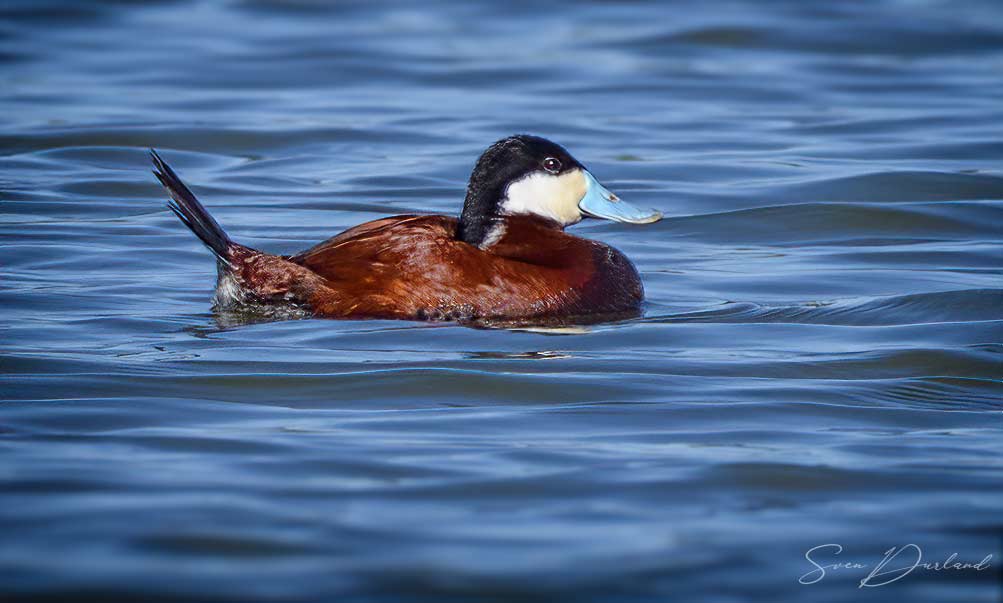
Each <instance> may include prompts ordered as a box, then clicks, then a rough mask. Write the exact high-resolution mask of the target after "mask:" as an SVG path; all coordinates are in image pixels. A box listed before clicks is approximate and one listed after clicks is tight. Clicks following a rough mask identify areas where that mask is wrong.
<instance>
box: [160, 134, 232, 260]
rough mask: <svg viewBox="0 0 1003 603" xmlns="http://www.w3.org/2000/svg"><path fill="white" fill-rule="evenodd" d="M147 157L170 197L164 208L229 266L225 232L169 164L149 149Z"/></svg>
mask: <svg viewBox="0 0 1003 603" xmlns="http://www.w3.org/2000/svg"><path fill="white" fill-rule="evenodd" d="M150 158H151V159H153V165H154V166H156V168H157V169H155V170H153V175H154V176H156V177H157V180H160V183H161V184H163V185H164V188H166V189H167V192H168V193H170V195H171V200H170V201H169V202H168V203H167V207H169V208H171V211H173V212H174V213H175V215H177V216H178V218H180V219H181V221H182V222H184V223H185V226H187V227H188V228H189V229H190V230H191V231H192V232H194V233H195V236H197V237H198V238H199V239H200V240H201V241H202V242H203V243H205V246H206V247H208V248H209V251H212V252H213V254H214V255H215V256H216V257H217V258H219V260H220V261H221V262H223V263H224V264H227V265H229V264H230V260H229V258H228V257H227V255H228V254H227V249H228V248H229V246H230V237H228V236H226V231H224V230H223V227H222V226H220V225H219V223H218V222H216V220H215V219H214V218H213V217H212V216H211V215H210V214H209V212H208V210H206V208H205V207H203V206H202V204H201V203H199V200H198V199H196V198H195V195H194V194H192V192H191V191H190V190H189V189H188V187H187V186H185V183H184V182H181V178H178V175H177V174H175V173H174V170H172V169H171V166H169V165H167V164H166V163H164V160H163V159H161V158H160V155H158V154H157V152H156V151H154V150H153V149H150Z"/></svg>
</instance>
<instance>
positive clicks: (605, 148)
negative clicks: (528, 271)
mask: <svg viewBox="0 0 1003 603" xmlns="http://www.w3.org/2000/svg"><path fill="white" fill-rule="evenodd" d="M3 12H4V17H3V19H2V21H0V23H2V24H0V66H2V80H0V81H2V85H0V126H2V129H0V211H2V216H0V236H2V239H0V240H2V247H0V300H2V314H0V317H2V318H0V352H2V356H0V366H2V375H0V379H2V385H0V387H2V389H0V391H2V398H3V402H2V405H0V455H2V456H0V459H2V460H0V534H2V536H0V592H2V593H3V594H4V595H5V599H7V600H10V599H22V600H42V599H44V600H67V599H73V598H76V599H78V600H103V601H109V600H121V601H138V600H151V599H156V600H163V601H176V600H192V601H195V600H198V601H215V600H227V601H242V602H248V601H273V600H323V601H335V600H345V599H350V600H351V599H364V600H400V601H422V602H425V601H451V600H456V601H461V600H463V601H466V600H498V601H511V600H524V599H539V600H541V601H552V600H574V601H589V600H592V601H609V600H618V601H641V600H643V601H660V602H661V601H740V600H749V599H757V600H762V601H771V602H777V601H801V600H815V601H888V600H899V601H910V602H912V601H998V600H999V598H1000V597H1001V594H1000V593H1001V583H1003V578H1001V574H1000V567H1001V562H1003V559H1001V541H1003V522H1001V519H1000V518H1001V517H1003V454H1001V453H1003V445H1001V441H1003V440H1001V436H1003V401H1001V399H1003V387H1001V385H1000V378H1001V377H1003V370H1001V368H1003V363H1001V352H1003V345H1001V335H1003V328H1001V327H1003V280H1001V272H1003V252H1001V247H1000V239H1001V234H1003V171H1001V170H1003V5H1000V4H999V3H998V2H991V1H986V2H969V3H958V2H947V1H945V2H936V1H921V0H917V1H906V0H900V1H894V0H886V1H883V2H861V3H856V2H854V3H849V2H840V3H830V4H825V3H815V2H800V1H790V2H749V3H728V4H720V3H702V2H682V3H671V4H670V3H616V4H609V5H606V4H591V3H575V4H554V3H548V4H535V3H522V2H515V3H504V4H503V3H497V4H488V3H485V4H469V3H448V4H442V3H423V4H421V5H418V4H400V5H397V4H382V5H378V6H377V5H373V4H370V3H358V4H355V3H339V4H337V5H333V8H332V6H330V5H328V3H322V2H318V3H312V2H266V1H238V0H229V1H215V2H164V3H139V2H136V3H132V2H108V3H85V2H67V3H57V2H45V1H14V2H7V3H5V4H4V7H3ZM514 132H533V133H537V134H541V135H544V136H547V137H550V138H552V139H554V140H556V141H558V142H560V143H562V144H564V145H565V146H567V147H568V148H569V149H570V150H571V151H572V152H573V153H574V154H575V155H576V156H577V157H579V158H580V159H581V160H582V161H583V162H585V163H586V164H588V165H589V166H590V168H591V169H592V171H593V172H594V173H595V174H596V175H597V176H598V177H599V178H600V179H602V180H603V181H604V182H605V183H606V184H607V185H608V186H609V187H610V188H611V189H612V190H614V191H616V192H618V193H619V194H621V195H622V196H623V197H625V198H629V199H630V200H631V201H633V202H635V203H637V204H638V205H641V206H650V207H655V208H658V209H659V210H661V211H662V212H664V213H665V215H666V219H665V220H663V221H662V222H659V223H657V224H654V225H651V226H645V227H632V226H628V225H622V224H613V223H608V222H603V223H600V222H598V221H589V222H587V223H584V224H581V225H579V226H576V227H574V229H573V230H574V232H575V233H576V234H579V235H581V236H586V237H591V238H596V239H601V240H603V241H606V242H608V243H610V244H612V245H614V246H616V247H618V248H620V249H621V250H623V251H624V252H626V253H627V255H628V256H630V257H631V258H632V259H633V261H634V262H635V263H636V265H637V267H638V269H639V270H640V272H641V273H642V275H643V278H644V281H645V286H646V289H647V304H646V307H645V313H644V316H643V317H641V318H639V319H634V320H626V321H622V322H617V323H612V324H604V325H599V326H593V327H589V328H581V329H575V330H569V331H563V332H539V331H529V330H504V329H472V328H467V327H463V326H459V325H454V324H449V323H440V324H422V323H410V322H383V321H372V322H336V321H324V320H301V321H288V322H271V323H255V324H241V323H239V322H235V321H233V320H229V319H228V318H227V317H225V316H214V315H213V314H212V313H211V312H210V309H209V308H210V304H209V300H210V295H211V291H212V286H213V280H214V266H213V262H212V261H211V259H210V258H211V256H210V255H209V254H208V253H207V252H206V251H205V249H203V248H202V247H201V246H200V245H199V244H198V241H197V240H196V239H195V238H194V237H193V236H191V234H190V233H189V232H187V231H186V230H185V229H184V227H183V226H182V225H181V224H180V223H179V222H178V221H177V220H176V219H175V218H174V217H173V216H172V215H171V214H170V212H168V211H167V210H166V208H165V195H164V193H163V191H162V189H161V188H160V187H159V185H158V184H157V183H156V181H155V180H154V179H153V177H152V176H151V174H150V172H149V167H150V166H149V164H148V158H147V155H146V149H147V148H148V147H156V148H158V149H160V150H161V152H162V154H163V155H164V156H165V158H167V159H168V160H169V161H170V162H171V163H172V164H173V165H174V166H175V167H176V169H177V170H178V171H179V172H180V173H181V175H182V176H183V177H184V178H185V179H186V180H187V181H188V182H189V183H190V184H191V185H192V187H193V188H194V190H195V191H196V193H197V194H198V195H199V196H200V198H201V199H202V200H203V201H204V202H205V203H206V205H207V206H209V207H210V209H212V211H213V212H214V213H215V215H216V216H217V218H218V219H219V221H220V222H221V223H222V224H224V225H225V226H226V228H227V230H228V231H229V232H230V234H231V235H232V236H233V237H234V238H235V239H237V240H238V241H241V242H243V243H245V244H248V245H251V246H254V247H258V248H261V249H265V250H269V251H274V252H277V253H290V252H293V251H297V250H299V249H303V248H306V247H308V246H310V245H311V244H313V243H315V242H317V241H319V240H321V239H324V238H326V237H328V236H330V235H333V234H335V233H337V232H338V231H340V230H342V229H344V228H346V227H348V226H351V225H354V224H357V223H359V222H362V221H365V220H369V219H373V218H376V217H379V216H384V215H389V214H394V213H403V212H437V213H447V214H456V213H457V212H458V210H459V206H460V204H461V203H462V198H463V194H464V188H465V183H466V177H467V175H468V174H469V171H470V169H471V167H472V165H473V162H474V160H475V159H476V157H477V155H478V154H479V153H480V151H482V150H483V149H484V147H486V146H487V144H489V143H490V142H492V141H493V140H495V139H497V138H500V137H502V136H505V135H508V134H511V133H514ZM827 543H828V544H840V545H842V547H843V549H842V551H843V552H842V553H841V554H839V555H837V554H835V550H834V549H823V550H822V552H821V553H819V558H820V560H821V561H822V562H823V563H834V562H836V561H843V562H856V563H859V564H861V565H868V566H869V567H873V566H874V565H875V564H876V563H877V562H878V561H879V560H880V559H881V556H882V554H883V553H884V552H885V551H886V550H888V549H889V548H891V547H895V546H903V545H906V544H909V543H913V544H915V545H917V546H918V547H920V548H921V550H922V555H923V561H943V560H944V559H945V558H947V557H948V556H949V555H950V554H951V553H957V554H958V559H960V560H962V561H967V562H972V563H978V562H979V561H981V560H982V559H983V558H984V557H986V556H987V555H993V557H992V560H991V563H990V566H989V567H987V568H986V569H984V570H983V571H979V570H974V569H968V570H946V571H934V570H926V569H923V568H920V569H917V570H916V571H914V572H913V573H912V574H910V575H908V576H905V577H904V578H902V579H900V580H898V581H896V582H894V583H892V584H888V585H886V586H882V587H878V588H863V589H860V588H858V583H859V581H860V580H861V579H862V578H864V576H865V575H866V573H867V572H868V571H869V570H865V569H859V568H858V569H840V570H830V571H829V572H828V573H827V574H826V576H825V577H824V579H821V580H819V581H818V582H816V583H815V584H812V585H802V584H799V582H798V578H799V577H801V576H803V575H805V574H806V573H808V572H810V571H811V570H812V569H813V567H812V566H811V564H810V563H809V562H808V560H807V559H806V558H805V553H806V551H808V550H809V549H811V548H812V547H815V546H819V545H823V544H827ZM912 551H913V549H911V548H910V549H909V553H910V555H912ZM912 557H915V555H912ZM900 560H901V561H902V563H901V564H899V565H901V566H903V567H904V566H905V565H906V564H907V562H910V559H906V558H905V556H903V557H900ZM889 567H891V566H889ZM810 577H811V576H810ZM816 577H817V576H816Z"/></svg>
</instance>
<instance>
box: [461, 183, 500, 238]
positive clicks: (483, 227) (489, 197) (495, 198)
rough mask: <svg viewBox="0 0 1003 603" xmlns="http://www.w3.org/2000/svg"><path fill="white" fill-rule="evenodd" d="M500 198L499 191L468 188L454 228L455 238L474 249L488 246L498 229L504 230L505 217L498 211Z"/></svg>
mask: <svg viewBox="0 0 1003 603" xmlns="http://www.w3.org/2000/svg"><path fill="white" fill-rule="evenodd" d="M501 196H502V191H501V190H483V189H482V188H475V187H473V186H471V187H469V188H468V189H467V198H466V199H465V200H464V202H463V212H462V213H461V214H460V222H459V224H458V225H457V227H456V238H457V239H459V240H461V241H463V242H465V243H470V244H471V245H474V246H475V247H481V248H483V247H485V245H486V244H487V245H490V243H491V239H492V238H493V237H497V236H498V235H497V231H498V229H499V228H504V220H505V217H504V216H502V215H501V214H500V213H499V211H498V208H499V207H500V206H501Z"/></svg>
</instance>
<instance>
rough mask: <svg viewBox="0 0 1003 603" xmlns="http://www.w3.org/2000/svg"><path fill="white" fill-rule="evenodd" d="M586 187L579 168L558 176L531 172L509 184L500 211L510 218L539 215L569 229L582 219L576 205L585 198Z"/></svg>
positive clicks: (583, 176) (580, 211)
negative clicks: (569, 226)
mask: <svg viewBox="0 0 1003 603" xmlns="http://www.w3.org/2000/svg"><path fill="white" fill-rule="evenodd" d="M586 187H587V182H586V180H585V175H584V174H583V173H582V171H581V170H580V169H575V170H571V171H569V172H565V173H563V174H561V175H559V176H554V175H553V174H548V173H546V172H533V173H532V174H530V175H528V176H526V177H525V178H522V179H520V180H516V181H515V182H513V183H512V184H510V185H508V189H507V191H506V194H505V200H504V201H503V202H502V204H501V211H502V213H503V214H506V215H510V216H516V215H526V214H533V215H537V216H542V217H544V218H547V219H550V220H553V221H555V222H557V223H558V224H561V225H563V226H568V225H570V224H575V223H577V222H580V221H581V219H582V210H581V209H579V208H578V203H579V202H580V201H581V200H582V198H583V197H584V196H585V191H586Z"/></svg>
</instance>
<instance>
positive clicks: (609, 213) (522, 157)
mask: <svg viewBox="0 0 1003 603" xmlns="http://www.w3.org/2000/svg"><path fill="white" fill-rule="evenodd" d="M509 216H533V217H536V218H540V219H541V220H545V221H548V222H551V223H553V224H554V225H556V226H557V227H560V228H564V227H566V226H570V225H572V224H576V223H578V222H580V221H581V220H582V218H585V217H593V218H604V219H606V220H615V221H617V222H628V223H630V224H648V223H650V222H655V221H657V220H659V219H661V217H662V214H661V213H659V212H657V211H654V210H644V209H639V208H637V207H634V206H633V205H630V204H628V203H626V202H625V201H622V200H621V199H620V198H619V197H617V196H616V195H614V194H613V193H611V192H610V191H608V190H607V189H606V187H604V186H603V185H601V184H599V181H598V180H596V179H595V177H594V176H593V175H592V174H591V173H590V172H589V171H588V170H587V169H585V166H583V165H582V164H581V163H580V162H579V161H578V160H577V159H575V158H574V157H572V156H571V154H570V153H568V152H567V151H566V150H565V149H564V147H562V146H560V145H559V144H556V143H553V142H551V141H549V140H547V139H546V138H540V137H539V136H529V135H527V134H520V135H517V136H510V137H509V138H505V139H503V140H499V141H498V142H496V143H494V144H493V145H491V146H490V147H488V149H487V150H486V151H484V154H483V155H481V157H480V159H478V160H477V165H476V166H474V171H473V173H471V175H470V183H469V184H468V185H467V197H466V200H465V201H464V204H463V213H462V214H461V215H460V223H459V227H458V229H457V238H459V239H460V240H462V241H466V242H467V243H470V244H471V245H476V246H478V247H480V248H482V249H486V248H488V247H490V246H491V245H492V244H493V243H494V242H495V241H496V240H497V238H498V236H500V235H499V233H500V232H503V231H504V228H503V226H504V223H505V218H506V217H509Z"/></svg>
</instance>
